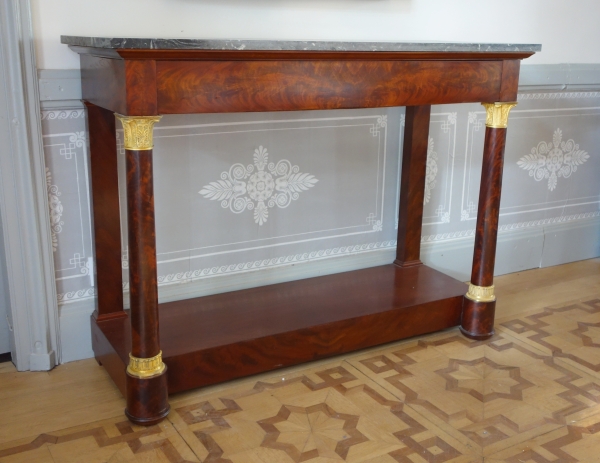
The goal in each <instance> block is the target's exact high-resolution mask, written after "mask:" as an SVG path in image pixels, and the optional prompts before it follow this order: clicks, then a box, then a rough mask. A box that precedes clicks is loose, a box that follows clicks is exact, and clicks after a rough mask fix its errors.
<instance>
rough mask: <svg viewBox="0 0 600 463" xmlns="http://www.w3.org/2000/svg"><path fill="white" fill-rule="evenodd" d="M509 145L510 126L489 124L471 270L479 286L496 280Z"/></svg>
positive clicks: (472, 280)
mask: <svg viewBox="0 0 600 463" xmlns="http://www.w3.org/2000/svg"><path fill="white" fill-rule="evenodd" d="M505 144H506V129H493V128H490V127H486V130H485V140H484V145H483V146H484V148H483V166H482V168H481V186H480V188H479V203H478V207H477V226H476V228H475V250H474V252H473V269H472V272H471V283H473V284H474V285H477V286H491V285H492V284H493V282H494V265H495V262H496V242H497V238H498V220H499V217H500V194H501V192H502V171H503V166H504V147H505Z"/></svg>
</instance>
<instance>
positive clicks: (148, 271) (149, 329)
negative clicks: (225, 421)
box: [125, 150, 160, 358]
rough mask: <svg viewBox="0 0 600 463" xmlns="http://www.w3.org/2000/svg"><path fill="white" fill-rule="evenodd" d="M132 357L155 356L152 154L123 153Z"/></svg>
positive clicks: (155, 283)
mask: <svg viewBox="0 0 600 463" xmlns="http://www.w3.org/2000/svg"><path fill="white" fill-rule="evenodd" d="M125 155H126V158H127V161H126V162H127V230H128V234H129V240H128V241H129V248H128V249H129V300H130V303H131V309H132V310H131V335H132V341H133V342H132V345H131V351H130V352H131V354H132V355H133V356H134V357H138V358H150V357H154V356H156V355H158V352H159V351H160V346H159V342H158V331H159V324H158V282H157V275H156V232H155V225H154V182H153V175H152V150H145V151H134V150H126V151H125Z"/></svg>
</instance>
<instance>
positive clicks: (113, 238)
mask: <svg viewBox="0 0 600 463" xmlns="http://www.w3.org/2000/svg"><path fill="white" fill-rule="evenodd" d="M86 108H87V123H88V133H89V141H90V181H91V199H92V217H93V220H92V224H93V226H92V232H93V242H94V266H95V270H96V271H95V278H96V280H95V281H96V310H95V312H94V316H95V317H97V318H98V319H104V318H111V317H125V316H126V315H125V312H123V278H122V273H121V272H122V271H121V217H120V211H119V184H118V174H117V139H116V133H115V116H114V114H113V113H112V112H110V111H108V110H106V109H103V108H100V107H98V106H96V105H93V104H91V103H88V102H86Z"/></svg>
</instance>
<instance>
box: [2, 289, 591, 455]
mask: <svg viewBox="0 0 600 463" xmlns="http://www.w3.org/2000/svg"><path fill="white" fill-rule="evenodd" d="M171 405H172V411H171V413H170V415H169V417H168V420H166V421H165V422H163V423H161V424H160V425H158V426H153V427H149V428H141V427H137V426H133V425H131V424H130V423H129V422H127V421H123V418H122V417H120V416H119V417H115V418H113V419H109V420H104V421H99V422H95V423H91V424H86V425H83V426H77V427H75V428H69V429H64V430H60V431H53V432H50V431H49V432H47V433H45V434H41V435H33V436H31V437H29V438H24V439H20V440H18V441H12V442H4V443H0V462H2V463H4V462H6V463H16V462H24V461H32V462H33V461H35V462H39V463H58V462H60V463H63V462H64V463H70V462H79V461H86V462H87V461H98V462H104V461H106V462H131V463H133V462H154V461H157V462H168V463H185V462H202V463H299V462H309V463H333V462H336V461H347V462H356V463H397V462H402V463H421V462H422V463H425V462H440V463H441V462H482V461H484V460H485V462H486V463H488V462H490V463H499V462H508V463H517V462H537V463H539V462H548V463H558V462H567V463H571V462H593V461H598V462H600V452H598V449H600V299H593V300H589V301H584V302H581V301H578V302H574V303H570V304H563V305H562V306H555V307H549V308H545V309H542V310H539V311H537V312H535V313H531V314H528V315H525V316H521V317H515V318H513V319H512V320H506V321H502V323H499V324H498V326H497V334H496V335H495V336H494V337H493V338H492V339H489V340H487V341H471V340H468V339H466V338H464V337H463V336H462V335H460V334H459V333H458V332H457V330H450V331H447V332H443V333H437V334H433V335H429V336H422V337H420V338H416V339H413V340H408V341H404V342H399V343H394V344H390V345H388V346H384V347H382V348H379V349H371V350H369V351H365V352H362V353H358V354H354V355H350V356H347V357H345V358H344V359H337V360H334V361H331V362H321V363H319V364H313V365H306V366H300V367H296V368H295V369H290V370H287V371H286V372H285V374H279V375H274V374H271V375H269V374H266V375H262V376H261V377H257V378H247V379H245V380H241V381H238V382H234V383H229V384H226V385H222V386H219V387H213V388H207V389H205V390H198V391H193V392H190V393H186V394H182V395H179V396H174V397H172V398H171Z"/></svg>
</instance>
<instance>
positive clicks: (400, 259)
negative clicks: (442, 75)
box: [394, 106, 431, 267]
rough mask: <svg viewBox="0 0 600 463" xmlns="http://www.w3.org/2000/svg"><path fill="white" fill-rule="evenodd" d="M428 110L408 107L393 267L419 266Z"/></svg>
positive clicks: (429, 109)
mask: <svg viewBox="0 0 600 463" xmlns="http://www.w3.org/2000/svg"><path fill="white" fill-rule="evenodd" d="M430 115H431V106H407V107H406V123H405V124H404V146H403V148H402V178H401V181H400V210H399V211H398V248H397V251H396V260H395V261H394V263H395V264H396V265H398V266H400V267H412V266H414V265H420V264H421V229H422V226H423V199H424V196H425V171H426V168H427V145H428V143H429V118H430Z"/></svg>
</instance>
